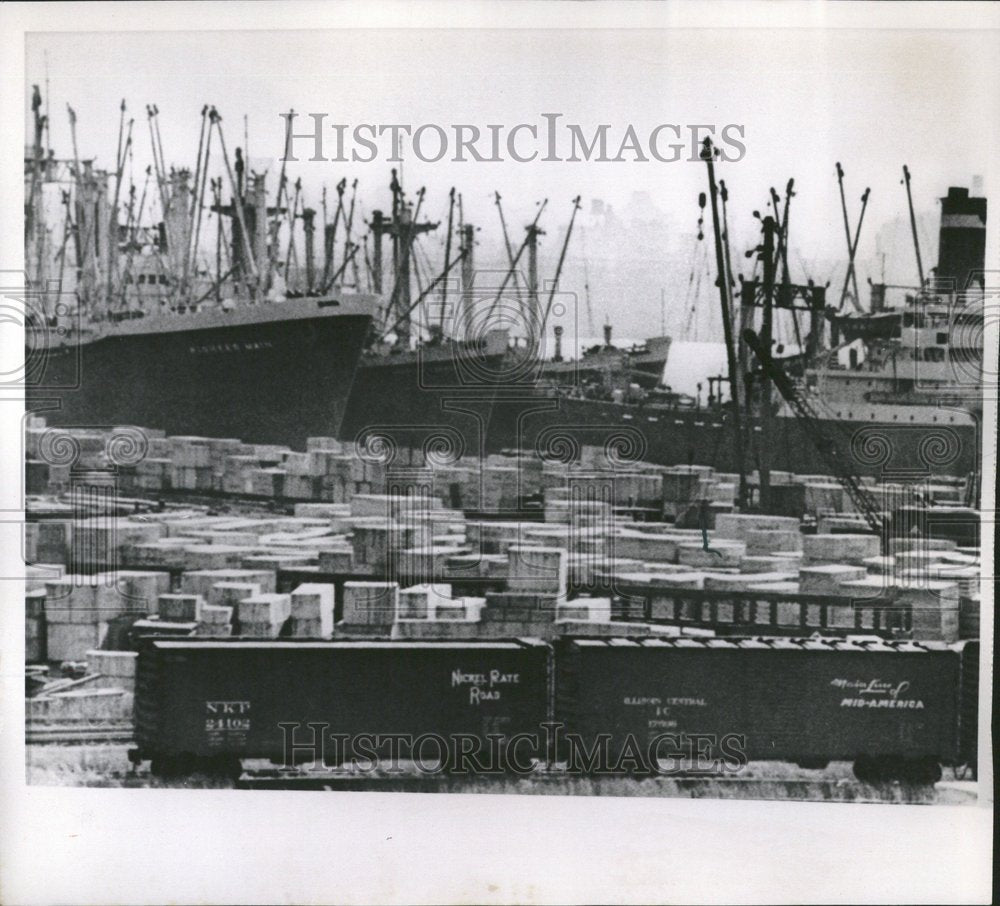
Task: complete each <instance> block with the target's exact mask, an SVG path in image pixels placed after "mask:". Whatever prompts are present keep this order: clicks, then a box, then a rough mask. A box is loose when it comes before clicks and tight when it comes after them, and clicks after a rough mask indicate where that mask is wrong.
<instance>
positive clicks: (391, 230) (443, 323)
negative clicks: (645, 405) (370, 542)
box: [342, 173, 671, 458]
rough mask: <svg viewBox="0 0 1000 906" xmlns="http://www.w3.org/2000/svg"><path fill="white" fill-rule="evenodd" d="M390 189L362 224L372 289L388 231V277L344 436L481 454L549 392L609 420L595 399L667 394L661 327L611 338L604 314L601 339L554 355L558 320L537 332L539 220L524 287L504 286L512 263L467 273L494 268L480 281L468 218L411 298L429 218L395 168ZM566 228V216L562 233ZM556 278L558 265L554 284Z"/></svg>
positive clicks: (593, 418)
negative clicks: (499, 270)
mask: <svg viewBox="0 0 1000 906" xmlns="http://www.w3.org/2000/svg"><path fill="white" fill-rule="evenodd" d="M392 189H393V212H392V216H391V217H389V216H385V215H383V214H382V213H381V212H380V211H375V212H373V217H372V223H371V236H372V239H373V245H374V261H375V266H374V269H373V276H374V278H375V289H376V291H381V289H382V282H381V281H382V275H381V261H382V249H381V242H382V237H383V236H384V235H385V236H389V237H391V238H392V242H393V245H392V250H393V253H392V259H393V267H392V269H391V272H390V273H391V287H392V288H391V292H390V293H388V294H387V295H386V307H385V309H384V311H383V312H382V318H381V321H380V323H381V325H382V329H381V331H378V330H376V331H375V334H374V336H373V338H372V342H371V343H370V344H369V346H368V348H367V349H366V351H365V353H364V354H363V355H362V358H361V361H360V363H359V366H358V371H357V375H356V377H355V381H354V386H353V390H352V393H351V398H350V401H349V403H348V410H347V416H346V417H345V420H344V428H343V431H342V438H343V439H344V440H345V441H355V442H358V443H365V442H367V440H369V439H373V438H375V437H382V438H384V439H386V440H388V441H389V442H391V443H392V444H394V445H396V446H405V447H421V446H424V445H427V444H432V445H433V446H434V447H435V449H436V450H437V452H438V454H439V455H441V456H446V457H454V458H457V456H458V455H461V454H464V455H473V456H477V455H478V456H485V455H488V454H491V453H499V452H501V451H504V450H511V449H517V448H522V447H524V446H525V444H526V443H527V442H528V439H527V438H526V436H525V434H524V425H525V422H526V419H529V418H530V417H531V416H532V414H536V413H545V412H549V411H551V408H552V405H553V400H554V399H558V398H560V397H561V396H562V395H573V396H574V397H575V398H576V400H577V402H578V403H579V406H578V407H577V410H578V414H577V416H576V417H577V419H578V420H580V421H581V423H582V424H584V425H587V424H589V425H593V426H602V427H605V428H607V427H609V425H608V422H607V413H606V411H605V409H604V407H603V406H601V405H600V401H601V400H603V399H604V398H605V397H607V398H608V399H612V398H614V399H629V398H632V397H634V396H635V395H636V394H639V393H643V394H645V393H647V392H653V393H657V392H658V393H668V391H667V388H663V387H662V384H661V382H662V376H663V371H664V368H665V367H666V363H667V357H668V355H669V350H670V343H671V338H670V337H668V336H664V337H654V338H651V339H649V340H647V341H645V342H644V343H639V344H632V345H630V346H628V347H619V346H616V345H615V344H614V343H613V342H612V336H611V334H612V327H611V325H605V328H604V342H603V344H596V345H594V346H592V347H591V348H589V349H585V350H583V351H582V353H581V354H580V355H579V356H564V355H563V331H564V327H563V326H562V325H560V324H556V325H554V327H553V333H552V335H551V338H550V339H549V341H548V342H546V337H545V335H544V334H545V322H546V320H547V318H546V317H545V315H544V314H543V312H547V311H548V310H549V309H551V305H549V306H546V305H545V304H544V302H543V300H540V299H539V295H540V283H539V278H538V273H537V246H536V243H537V237H538V235H539V233H540V232H541V231H540V230H538V229H537V228H536V226H535V225H534V224H533V225H531V226H529V227H528V228H527V229H526V232H527V237H526V239H525V245H524V249H525V250H527V258H528V268H527V274H526V275H525V274H520V272H519V271H518V274H520V278H521V281H522V283H523V287H524V290H523V293H522V292H521V291H520V289H518V290H517V291H513V290H511V289H510V286H511V282H510V279H509V278H510V277H511V276H512V275H513V274H514V268H513V267H512V269H511V271H509V272H508V275H507V277H505V278H504V280H503V281H502V282H501V283H500V284H499V285H493V282H490V285H489V286H481V285H479V284H478V283H477V279H480V280H481V282H482V283H487V282H488V280H489V277H491V276H492V275H489V276H488V279H487V280H482V279H481V276H482V275H477V271H476V267H475V240H474V232H475V231H474V227H473V226H472V225H471V224H464V225H462V226H461V227H460V228H459V231H458V232H459V235H460V237H461V241H460V244H459V247H458V250H457V256H456V258H455V260H454V261H450V260H446V261H445V264H444V267H443V269H442V272H441V275H440V276H439V277H438V278H437V279H436V280H435V281H434V282H433V283H431V285H430V286H429V287H428V288H427V289H424V290H423V291H422V292H421V293H420V294H419V295H418V296H417V298H416V299H415V300H414V299H413V298H412V289H411V274H410V262H411V254H412V252H413V246H414V240H415V238H416V237H417V236H418V235H419V234H420V233H421V232H429V231H430V230H433V229H436V228H437V227H438V226H439V224H432V223H428V222H424V223H419V224H418V223H417V220H416V215H415V213H414V211H413V209H412V206H411V205H410V204H409V203H408V202H407V201H406V200H405V197H404V195H403V192H402V189H401V187H400V186H399V184H398V183H397V181H396V178H395V173H394V174H393V181H392ZM418 210H419V202H418ZM571 229H572V221H571V225H570V228H569V230H568V231H567V236H566V241H567V243H568V241H569V235H570V231H571ZM519 254H520V253H519ZM458 263H460V264H461V268H460V275H461V276H460V280H459V282H458V288H457V291H456V292H454V293H453V294H452V296H451V299H450V301H449V299H448V297H447V291H446V290H445V291H444V292H440V291H439V295H438V296H437V297H436V298H435V299H433V300H432V301H433V302H434V303H435V304H436V305H437V306H438V309H437V311H438V314H439V317H437V318H436V319H431V318H425V319H424V321H425V323H424V327H423V329H422V330H418V327H417V324H416V321H417V320H418V318H417V313H418V312H419V311H420V306H421V303H424V302H425V300H428V298H429V296H430V293H431V290H432V289H433V288H434V287H435V286H438V285H442V284H443V282H444V281H445V280H446V279H447V275H448V274H449V273H450V271H451V270H453V269H454V268H455V267H456V266H457V264H458ZM558 278H559V273H558V271H557V273H556V275H555V279H554V280H553V281H551V282H552V285H553V286H557V285H558ZM514 283H515V284H516V280H515V281H514ZM505 290H506V291H505ZM515 297H516V302H515ZM427 322H430V323H427ZM614 411H615V412H616V413H617V412H618V411H620V410H614ZM623 414H624V415H625V416H626V419H627V417H628V415H627V413H623ZM613 425H614V423H613V422H612V424H611V427H613Z"/></svg>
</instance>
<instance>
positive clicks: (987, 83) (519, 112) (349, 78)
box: [27, 29, 1000, 317]
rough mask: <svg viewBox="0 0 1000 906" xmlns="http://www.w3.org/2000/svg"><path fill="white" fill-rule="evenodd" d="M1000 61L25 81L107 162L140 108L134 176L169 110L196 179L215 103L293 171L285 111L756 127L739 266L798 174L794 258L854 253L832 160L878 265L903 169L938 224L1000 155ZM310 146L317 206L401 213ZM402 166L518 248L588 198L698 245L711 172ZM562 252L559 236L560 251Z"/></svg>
mask: <svg viewBox="0 0 1000 906" xmlns="http://www.w3.org/2000/svg"><path fill="white" fill-rule="evenodd" d="M994 49H995V39H994V38H993V37H992V36H991V35H990V34H988V33H984V34H981V35H976V34H971V33H969V32H947V31H939V32H927V31H922V32H907V31H898V32H886V31H880V32H874V31H861V30H859V31H851V30H846V31H843V30H842V31H827V32H819V31H813V30H798V31H787V30H786V31H782V32H766V31H748V30H735V29H733V30H674V31H669V32H668V31H650V30H646V31H640V30H621V31H597V30H592V31H523V30H521V31H508V30H489V31H487V30H473V31H469V30H465V31H445V30H428V31H413V30H408V31H386V30H380V31H338V32H326V31H282V32H249V31H247V32H230V33H227V34H224V35H222V34H218V33H208V32H162V33H119V34H115V35H99V34H88V35H85V36H80V35H73V34H46V35H36V36H29V38H28V41H27V82H28V84H29V86H30V84H31V83H32V82H39V83H42V84H44V80H45V77H46V61H47V70H48V78H49V99H50V105H51V114H52V122H51V137H52V146H53V147H54V148H55V149H56V151H57V154H59V155H60V156H69V155H70V139H69V127H68V120H67V116H66V111H65V105H66V103H67V102H68V103H70V104H72V106H73V107H74V108H75V109H76V112H77V115H78V117H79V120H78V126H77V131H78V142H79V147H80V153H81V156H84V157H90V156H96V157H97V160H98V164H99V165H104V166H110V165H112V164H113V160H114V155H115V146H116V141H117V132H118V113H119V112H118V104H119V101H120V100H121V98H122V97H124V98H126V100H127V103H128V105H129V115H130V116H133V117H134V118H135V124H134V133H133V135H134V140H135V158H134V163H135V172H136V178H137V181H138V174H139V173H140V172H141V170H142V169H144V167H145V165H146V163H148V162H149V160H150V157H149V147H150V142H149V133H148V126H147V121H146V115H145V105H146V104H147V103H155V104H157V106H158V107H159V110H160V124H161V133H162V136H163V143H164V149H165V156H166V160H167V163H168V164H175V165H186V166H192V165H193V162H194V159H195V155H196V152H197V146H198V131H199V126H200V111H201V107H202V105H203V104H205V103H209V104H214V105H215V106H216V107H217V108H218V110H219V111H220V113H221V114H222V116H223V127H224V130H225V135H226V142H227V146H228V149H229V153H230V155H232V154H233V149H234V147H235V146H237V145H242V144H243V116H244V114H246V115H247V117H248V124H249V152H250V156H251V158H252V159H259V158H273V159H275V160H277V159H278V158H279V157H280V156H281V155H282V153H283V139H284V131H283V130H284V121H283V120H282V119H281V117H280V116H279V114H280V113H282V112H284V111H287V110H288V109H289V108H294V109H295V110H296V111H298V112H300V113H303V114H304V113H309V112H317V113H319V112H322V113H327V114H328V117H327V123H343V124H347V125H348V126H349V127H353V126H355V125H357V124H359V123H373V124H394V123H403V124H410V125H412V126H414V127H416V126H419V125H421V124H423V123H436V124H439V125H442V126H444V127H445V128H446V129H447V128H448V127H450V126H451V125H453V124H462V123H469V124H475V125H478V126H480V128H482V129H483V130H484V131H485V127H486V126H487V125H488V124H502V125H504V127H505V128H506V129H509V128H510V127H511V126H513V125H516V124H518V123H533V124H537V125H539V126H543V125H544V122H543V120H542V114H544V113H561V114H563V115H564V119H563V120H562V122H563V123H566V122H569V123H577V124H579V125H580V126H581V127H582V129H583V131H584V133H586V134H590V133H591V132H593V130H594V129H595V128H596V127H597V126H598V125H599V124H602V123H607V124H610V126H611V128H610V130H609V135H610V136H612V138H611V141H610V144H611V146H612V147H613V148H616V147H617V144H618V142H620V140H621V137H622V136H623V134H624V130H625V129H626V127H627V126H628V125H629V124H632V125H634V126H635V128H636V132H637V134H638V135H639V136H640V137H641V138H642V139H643V140H644V141H645V139H646V137H647V136H648V135H649V133H650V131H651V130H652V129H653V128H655V127H656V126H657V125H660V124H663V123H668V124H678V125H681V126H686V125H690V124H715V125H716V126H717V127H720V128H721V126H723V125H725V124H730V123H731V124H739V125H742V126H744V128H745V138H744V142H745V145H746V155H745V157H744V159H743V160H741V161H739V162H737V163H731V164H728V165H722V166H720V167H719V172H720V176H722V177H723V178H725V180H726V182H727V184H728V186H729V189H730V198H731V200H730V205H731V206H730V212H731V218H732V235H733V238H734V245H735V246H736V248H734V254H736V255H738V256H739V257H740V258H741V259H742V250H743V249H745V248H746V247H747V244H748V243H750V242H751V241H753V240H754V237H755V235H756V229H757V225H756V223H755V221H754V220H753V218H752V213H751V212H752V211H753V210H754V209H755V208H756V209H763V207H764V205H765V204H766V203H767V200H768V189H769V187H770V186H772V185H773V186H776V187H777V188H778V189H779V191H780V192H782V193H783V190H784V186H785V183H786V182H787V180H788V178H789V177H794V178H795V181H796V191H797V196H796V198H795V199H794V202H793V213H792V220H793V227H792V232H793V249H797V250H798V251H799V252H800V253H801V254H802V256H804V257H805V258H808V259H814V258H821V259H833V260H837V259H841V258H843V257H844V255H845V241H844V233H843V221H842V215H841V210H840V200H839V195H838V194H837V183H836V177H835V172H834V164H835V162H836V161H840V162H841V163H842V164H843V166H844V168H845V170H846V172H847V185H848V197H849V202H850V205H851V209H852V219H853V218H855V217H856V216H857V212H858V209H859V207H860V205H859V197H860V195H861V193H862V191H863V190H864V188H865V186H871V188H872V196H871V201H870V205H869V209H868V213H867V215H866V224H867V225H868V226H869V227H871V228H870V229H869V228H866V231H865V233H864V236H863V240H862V245H861V249H860V255H861V256H863V257H867V256H868V255H869V254H871V253H872V252H873V251H874V235H875V230H876V228H877V227H878V226H879V225H881V224H882V223H884V222H885V221H888V220H891V219H893V218H894V217H896V216H898V215H900V214H904V213H905V210H906V199H905V193H904V189H903V187H902V186H901V184H900V175H901V167H902V164H903V163H907V164H909V166H910V169H911V171H912V173H913V188H914V194H915V203H916V205H917V207H918V209H921V210H933V209H934V205H935V200H936V198H937V197H938V196H940V195H942V194H943V193H944V192H945V191H946V189H947V186H948V185H951V184H956V185H969V184H970V180H971V176H972V175H973V174H984V173H985V172H986V170H987V159H988V148H989V147H996V145H997V142H996V138H997V136H996V133H995V131H994V132H993V133H990V132H989V131H988V130H996V128H997V126H996V123H997V118H996V116H995V115H990V114H989V113H988V112H990V111H994V112H995V111H996V110H997V109H998V107H1000V86H998V75H997V71H998V70H997V65H996V61H995V59H994V56H993V53H992V51H993V50H994ZM29 90H30V87H29ZM300 122H302V119H301V118H300ZM332 135H333V133H332V130H331V132H330V133H329V134H328V136H327V143H326V145H327V153H328V154H332V147H331V146H332ZM668 140H669V139H668ZM434 144H435V142H433V141H431V142H430V147H431V148H433V147H434ZM305 145H306V143H302V144H301V145H300V146H297V147H301V148H302V149H303V150H302V151H300V152H297V153H298V154H299V156H300V159H301V161H300V163H298V164H289V165H288V173H289V175H290V176H291V177H292V178H293V179H294V178H295V177H297V176H301V177H302V179H303V184H304V185H305V187H306V192H307V200H308V202H309V203H310V204H311V205H313V206H316V207H318V205H319V200H320V199H319V191H320V186H321V185H322V184H324V183H326V184H327V185H328V186H330V187H331V188H332V186H333V184H334V183H335V182H336V181H337V180H338V179H340V178H341V177H342V176H347V177H348V178H352V177H354V176H356V177H358V179H359V180H360V189H359V192H360V193H361V197H362V200H363V203H364V205H365V209H366V211H370V210H371V209H372V208H373V207H376V206H379V205H381V206H387V205H388V202H389V197H388V192H387V190H386V186H387V183H388V179H389V172H388V171H389V167H390V166H391V165H390V164H388V163H386V162H385V160H384V159H383V157H384V155H383V157H380V159H378V160H376V161H375V162H373V163H369V164H338V163H314V162H309V161H307V160H305V158H306V156H307V155H306V154H305V153H304V150H305ZM484 147H485V146H484ZM383 148H385V149H386V152H385V153H387V145H386V144H385V143H384V142H383ZM216 149H217V145H216ZM610 153H611V154H614V151H612V152H610ZM215 161H216V164H217V165H218V164H219V159H218V157H217V156H216V157H215ZM277 166H278V165H277V163H275V165H274V170H276V169H277ZM274 170H272V172H274ZM404 171H405V177H406V183H407V187H408V188H411V189H412V188H415V187H416V186H418V185H426V186H427V188H428V201H427V203H426V206H425V213H426V214H427V216H429V217H431V218H434V219H439V218H443V217H445V216H446V212H447V191H448V187H449V186H451V185H456V186H457V187H458V189H459V190H460V191H461V192H462V193H463V196H464V203H465V213H466V218H467V219H468V220H471V221H474V222H476V223H478V224H480V225H482V226H483V228H484V231H487V230H488V231H494V232H498V230H499V228H498V221H497V219H496V211H495V209H494V207H493V204H492V196H493V191H494V190H495V189H496V190H499V191H500V193H501V194H502V195H503V196H504V203H505V206H506V208H507V213H508V220H509V222H511V224H513V225H515V226H516V228H517V229H518V232H519V233H520V226H521V225H522V224H523V223H524V222H526V220H528V219H530V216H531V213H532V211H533V208H534V205H535V204H536V203H537V202H538V201H539V200H540V199H541V198H542V197H548V198H549V205H550V215H549V216H550V218H551V220H550V221H549V225H550V226H551V227H555V226H557V225H558V224H561V223H565V220H566V217H567V216H568V213H569V207H570V199H571V198H572V197H573V196H574V195H576V194H578V193H579V194H582V195H583V197H584V200H585V203H586V202H587V201H588V200H589V199H590V198H592V197H598V198H603V199H605V200H606V201H609V202H611V203H613V204H615V205H616V206H624V205H625V204H626V203H627V202H628V200H629V198H630V197H631V194H632V193H633V192H634V191H637V190H639V191H647V192H649V194H650V196H651V198H652V200H653V201H654V203H655V204H656V205H657V206H658V207H659V208H660V209H661V210H663V211H664V212H666V213H667V214H668V216H669V218H670V220H671V222H672V223H674V224H676V225H677V227H678V228H679V229H684V230H685V231H689V230H691V229H692V228H693V227H694V223H695V221H696V219H697V198H698V193H699V192H701V191H704V190H705V188H706V174H705V167H704V165H703V164H701V163H697V162H675V163H661V162H657V161H655V160H652V161H650V162H647V163H638V162H631V161H628V162H604V163H599V162H579V163H571V162H562V163H558V162H543V161H541V160H536V161H534V162H532V163H517V162H514V161H509V160H508V161H506V162H502V163H489V162H482V163H479V162H472V161H470V162H466V163H455V162H450V161H447V160H445V161H441V162H438V163H421V162H419V161H416V160H415V159H413V157H412V155H410V156H409V157H407V160H406V163H405V165H404ZM990 188H991V187H990V186H989V185H987V186H986V190H987V191H989V189H990ZM557 242H558V233H557V232H556V230H555V229H552V230H550V235H549V237H548V238H547V239H546V243H547V246H548V248H547V250H548V251H549V254H554V252H555V249H556V247H557ZM645 254H647V255H649V256H655V255H656V254H657V249H656V248H649V249H648V250H645ZM936 257H937V254H936V248H935V249H932V250H927V251H926V252H925V258H929V259H930V261H931V262H933V261H935V260H936ZM657 317H658V315H657Z"/></svg>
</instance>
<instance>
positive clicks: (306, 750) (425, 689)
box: [130, 638, 551, 774]
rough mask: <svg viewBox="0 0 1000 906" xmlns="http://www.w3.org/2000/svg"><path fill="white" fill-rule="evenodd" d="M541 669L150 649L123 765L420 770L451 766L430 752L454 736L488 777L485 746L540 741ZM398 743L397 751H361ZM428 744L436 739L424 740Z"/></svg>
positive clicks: (404, 658)
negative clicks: (526, 737)
mask: <svg viewBox="0 0 1000 906" xmlns="http://www.w3.org/2000/svg"><path fill="white" fill-rule="evenodd" d="M550 659H551V649H550V648H549V647H548V646H547V645H545V644H543V643H541V642H537V641H503V642H406V641H399V642H395V641H315V642H313V641H294V642H293V641H288V642H282V641H238V640H233V641H230V640H219V639H205V640H197V639H183V640H182V639H165V638H150V639H147V640H145V644H144V647H143V648H142V650H141V651H140V654H139V662H138V667H137V677H136V698H135V702H136V705H135V714H136V741H137V743H138V748H137V749H136V750H134V751H133V752H132V753H130V757H131V758H132V760H133V761H134V762H139V761H141V760H144V759H146V758H150V759H152V761H153V770H154V773H168V774H175V773H187V772H189V771H191V770H194V769H196V768H201V767H207V766H213V767H214V768H216V769H218V770H223V771H225V772H226V773H230V772H232V771H234V770H238V768H239V760H240V759H244V758H265V759H271V760H272V761H274V762H276V763H279V764H285V763H288V762H292V761H294V762H302V761H308V762H319V761H323V762H325V763H327V764H337V763H342V762H345V761H348V760H349V759H352V758H355V759H357V758H360V759H362V760H363V761H365V762H366V763H370V762H371V761H372V759H373V758H376V757H377V758H378V759H382V758H386V757H388V758H393V757H395V756H398V757H400V758H403V759H408V758H410V757H413V756H418V757H419V758H420V761H421V763H424V762H426V763H428V764H429V763H431V762H433V761H434V760H435V758H436V756H437V755H440V756H441V758H440V760H441V761H443V762H445V763H448V762H449V761H450V759H451V758H454V757H455V751H454V750H453V749H452V748H451V747H450V745H449V747H448V748H447V750H444V751H442V750H441V748H440V743H439V742H438V741H437V739H440V738H443V739H445V740H446V741H448V742H449V743H450V742H451V741H452V740H453V739H454V738H455V737H457V736H459V735H464V736H466V737H468V736H474V737H475V738H476V739H477V740H479V741H480V742H481V744H482V747H481V748H478V749H476V753H477V755H476V757H477V758H478V759H479V760H478V761H475V762H471V763H470V764H485V763H486V762H487V760H488V759H490V758H492V757H493V756H492V755H490V754H489V753H491V752H492V753H495V752H496V750H497V748H498V747H497V745H496V738H503V739H510V737H512V736H514V735H515V734H518V733H529V734H536V735H538V734H540V733H541V732H542V730H541V728H542V725H543V724H544V722H545V721H546V719H547V717H548V706H549V702H550V695H549V684H550V667H549V664H550ZM396 734H399V735H401V736H402V737H403V738H402V739H395V740H389V741H388V742H387V741H386V740H385V739H383V740H382V742H381V743H380V742H378V741H376V740H373V739H372V737H379V738H381V737H388V736H389V735H396ZM428 734H433V735H434V736H435V739H431V740H428V739H426V738H423V739H421V737H426V735H428ZM491 734H492V735H493V736H494V740H493V742H492V744H493V749H490V748H489V746H490V745H491V741H490V740H489V739H488V737H489V736H490V735H491ZM417 739H421V741H420V742H419V745H420V751H419V752H414V751H413V750H412V749H411V744H412V743H413V741H414V740H417ZM462 745H463V746H464V747H466V750H467V751H468V750H469V748H470V747H469V744H468V743H467V742H463V743H462ZM530 749H531V746H525V747H523V755H524V757H525V758H527V757H528V754H527V753H528V752H529V750H530Z"/></svg>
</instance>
